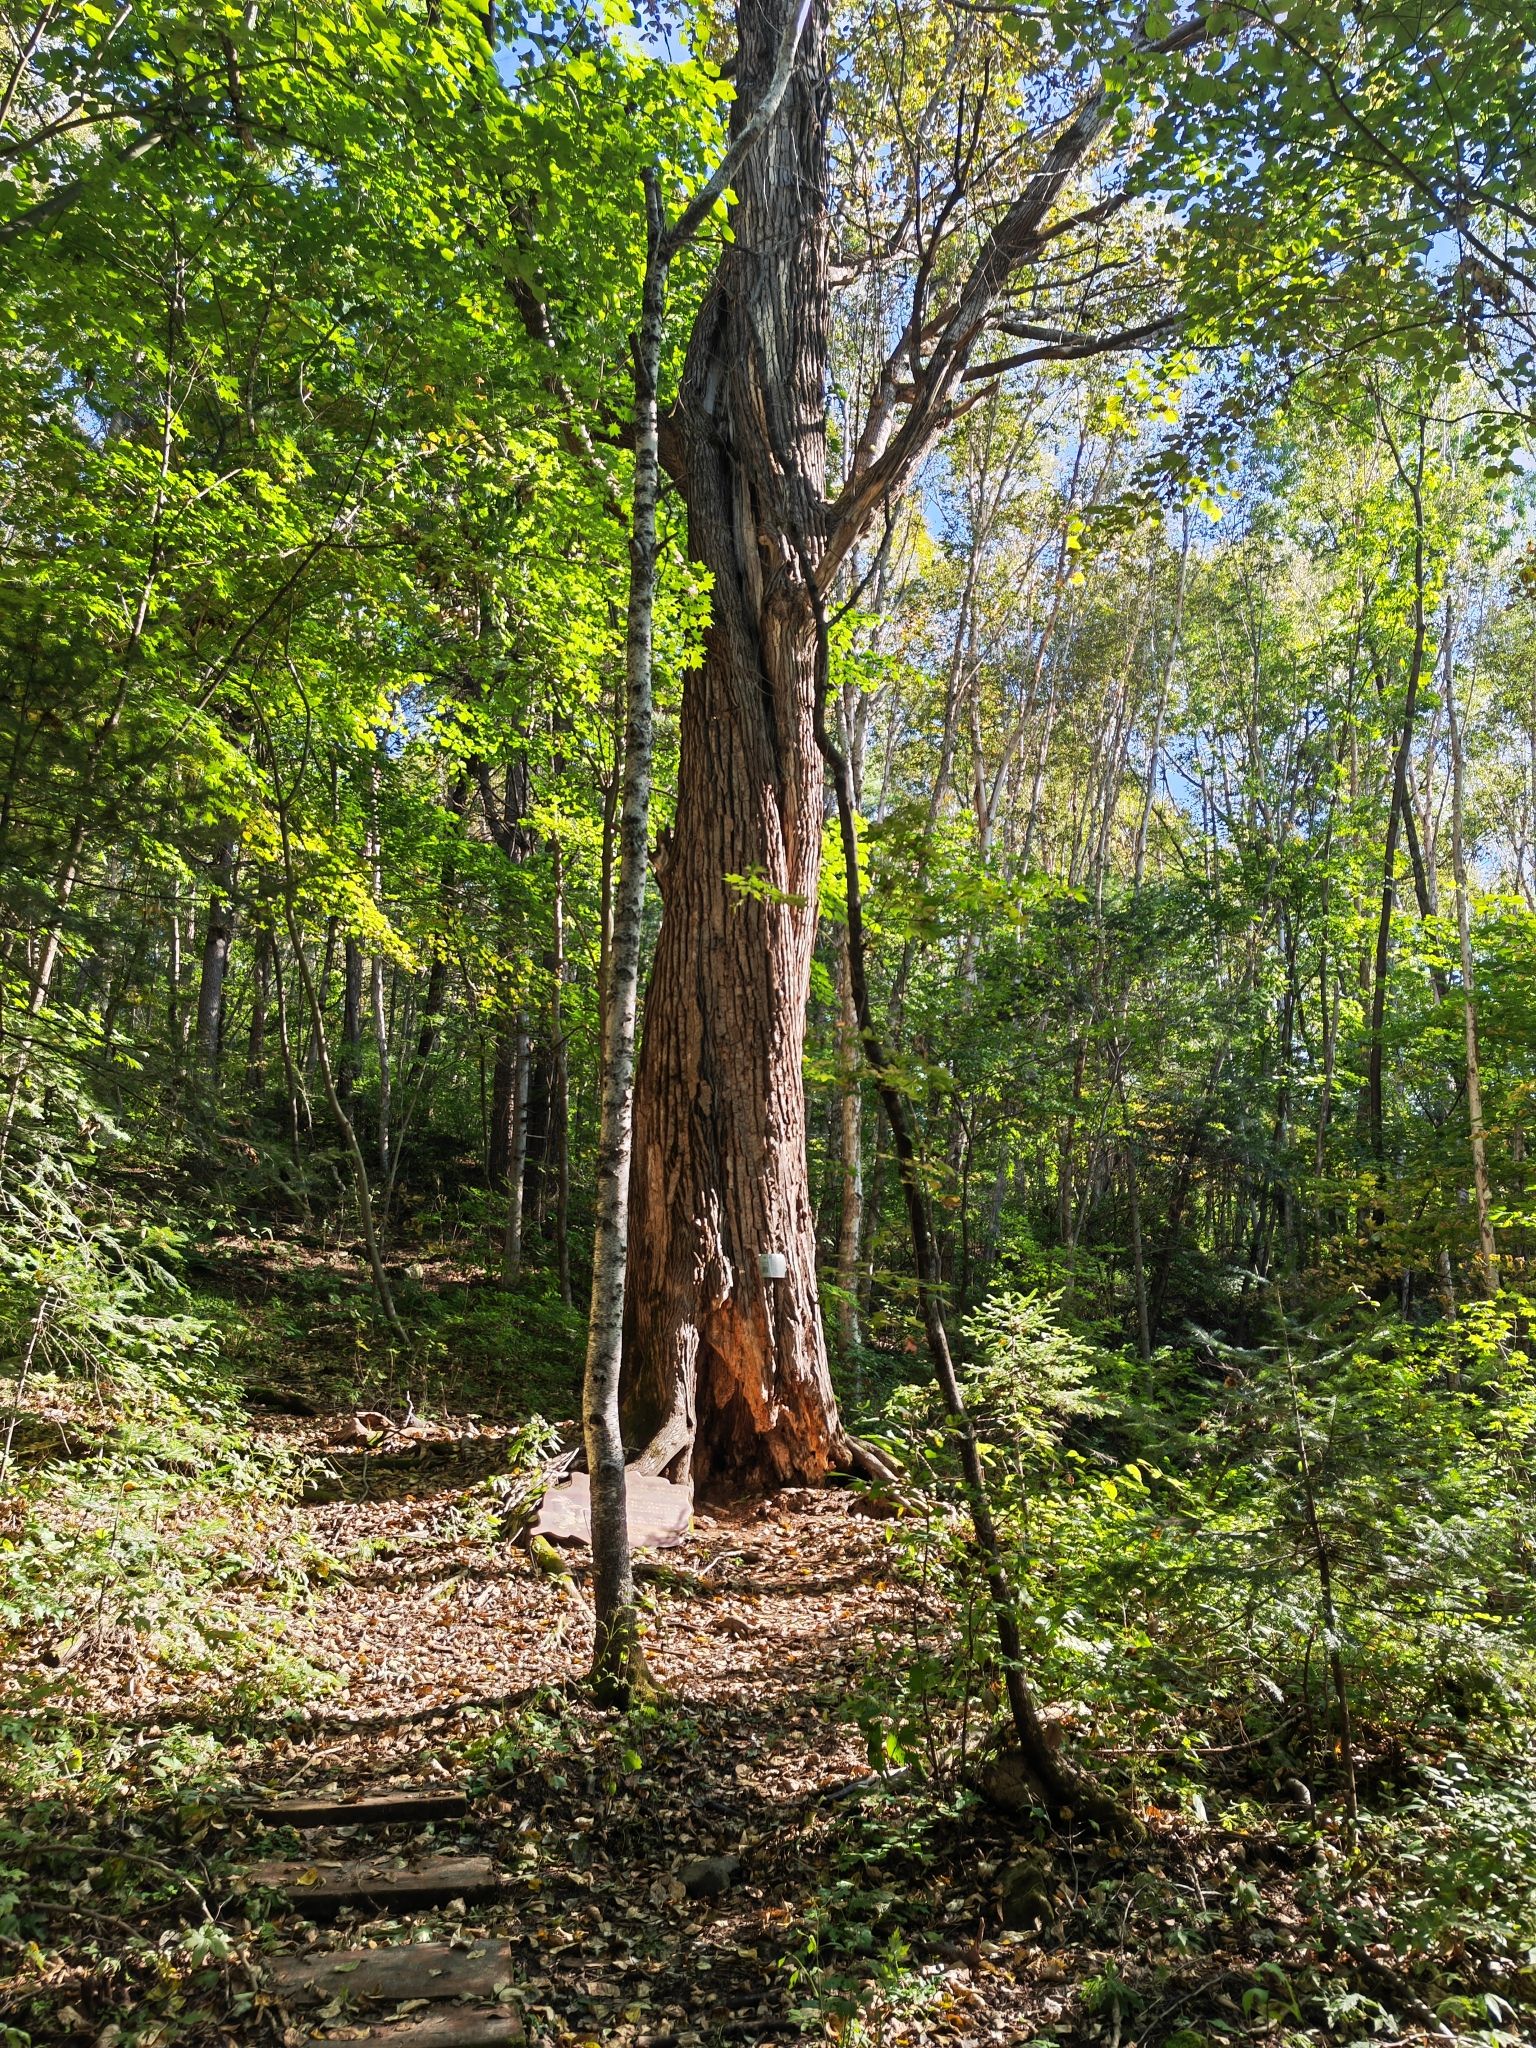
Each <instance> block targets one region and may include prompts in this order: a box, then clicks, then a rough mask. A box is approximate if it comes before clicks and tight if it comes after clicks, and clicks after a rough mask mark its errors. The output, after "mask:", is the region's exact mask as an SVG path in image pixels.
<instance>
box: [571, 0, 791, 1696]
mask: <svg viewBox="0 0 1536 2048" xmlns="http://www.w3.org/2000/svg"><path fill="white" fill-rule="evenodd" d="M809 10H810V0H798V4H797V5H795V6H794V7H792V8H791V10H790V12H789V15H788V17H787V19H786V23H785V29H784V34H783V36H782V38H781V41H780V44H779V48H778V51H777V55H776V59H775V64H774V70H773V75H772V77H771V79H770V80H769V82H768V86H767V89H766V91H765V92H764V94H763V97H762V99H761V100H760V101H759V102H758V104H757V106H756V107H755V108H754V110H753V112H752V113H751V115H750V116H749V117H748V119H747V120H746V122H745V123H744V124H743V126H742V128H741V130H740V132H739V133H738V134H737V136H736V138H735V140H734V141H733V142H732V144H731V146H730V148H729V149H728V150H727V151H726V153H725V156H724V157H723V158H722V159H721V161H720V163H719V164H718V165H717V166H716V168H715V170H714V172H713V173H712V175H711V176H710V177H709V178H708V179H707V180H706V181H705V183H704V185H703V186H702V187H701V188H700V190H699V191H698V192H697V193H696V194H695V195H694V197H693V199H692V200H691V201H690V202H689V204H688V206H687V207H686V208H685V209H684V210H683V212H682V213H681V214H680V215H679V217H678V219H677V220H676V221H674V222H673V223H672V225H671V226H670V227H668V226H667V223H666V217H665V212H664V209H663V205H662V199H661V190H660V185H659V181H658V178H657V174H656V172H655V170H654V169H651V168H648V169H647V170H646V172H645V173H644V177H643V183H644V188H645V213H646V258H645V278H644V282H643V284H642V286H641V294H640V325H639V332H638V334H637V336H636V339H635V352H634V396H635V464H634V486H633V499H632V504H631V511H630V531H629V600H628V609H627V613H626V620H625V636H624V685H625V715H624V767H623V782H622V794H621V800H620V812H619V867H618V877H617V881H616V883H615V886H614V892H613V931H612V938H611V941H610V944H609V952H608V972H607V980H606V985H605V988H604V991H603V997H604V1001H603V1073H602V1100H601V1109H600V1115H599V1127H598V1147H597V1196H596V1202H595V1207H594V1224H595V1229H594V1239H593V1251H592V1308H591V1316H590V1321H589V1324H588V1330H587V1359H586V1373H585V1378H584V1382H583V1389H582V1413H583V1418H584V1421H585V1425H586V1445H587V1468H588V1473H589V1482H590V1486H591V1502H592V1590H593V1604H594V1609H595V1615H596V1635H595V1641H594V1645H593V1667H592V1668H593V1678H594V1681H595V1682H596V1685H597V1687H598V1690H599V1692H600V1693H602V1694H606V1695H607V1696H610V1697H613V1698H617V1699H624V1698H627V1696H628V1695H629V1693H630V1692H631V1691H632V1690H633V1689H634V1688H635V1687H637V1686H643V1685H648V1684H649V1673H648V1672H647V1670H646V1666H645V1658H644V1654H643V1652H642V1651H641V1648H640V1630H639V1617H638V1615H637V1612H636V1608H635V1584H634V1571H633V1566H632V1560H631V1557H630V1550H629V1504H628V1497H627V1493H626V1489H625V1478H624V1438H623V1432H622V1428H621V1424H620V1372H621V1367H622V1364H623V1348H624V1302H625V1292H626V1285H627V1279H628V1266H629V1191H630V1189H629V1183H630V1171H629V1169H630V1155H631V1151H632V1147H633V1137H634V1104H635V1020H636V1016H637V1013H638V1008H639V997H640V954H641V943H642V939H643V936H644V911H645V886H646V862H647V855H648V853H649V844H650V807H651V761H652V753H653V724H654V717H653V703H654V694H653V676H652V647H653V640H654V625H655V611H656V580H657V561H658V548H657V538H656V509H657V503H658V499H659V497H660V489H661V438H660V417H659V411H658V388H659V385H660V381H661V350H662V339H663V329H664V324H665V319H666V305H667V274H668V271H669V270H670V268H671V265H672V262H673V259H674V258H675V257H676V256H677V255H678V253H679V252H680V251H681V250H682V249H684V248H685V247H686V246H687V245H688V243H689V242H690V241H692V239H693V237H694V236H695V235H696V234H697V232H698V230H699V229H700V228H701V227H702V226H703V224H704V222H705V221H706V220H707V219H708V217H709V216H710V214H711V213H713V211H714V209H715V207H716V206H717V205H718V204H719V202H720V201H721V200H722V199H723V198H724V196H725V193H726V191H727V190H728V188H729V185H730V181H731V178H732V176H733V175H734V173H735V171H736V170H737V168H738V167H739V166H740V164H741V162H742V160H743V158H744V157H745V156H746V154H747V152H748V151H749V150H750V149H751V148H752V146H753V145H754V143H755V142H756V141H757V139H758V137H759V136H760V135H761V134H762V132H763V130H764V129H765V128H766V127H767V125H768V123H769V122H770V121H771V120H772V119H773V117H774V114H775V113H776V112H777V110H778V107H779V103H780V102H781V101H782V99H783V98H784V94H785V90H786V88H787V87H788V84H789V78H790V72H791V71H792V69H793V67H794V60H795V52H796V50H797V49H798V47H799V42H800V35H801V31H802V29H803V28H804V26H805V20H806V16H807V14H808V13H809Z"/></svg>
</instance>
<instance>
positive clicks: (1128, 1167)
mask: <svg viewBox="0 0 1536 2048" xmlns="http://www.w3.org/2000/svg"><path fill="white" fill-rule="evenodd" d="M1138 1182H1139V1175H1138V1173H1137V1167H1136V1148H1135V1146H1134V1145H1127V1146H1126V1148H1125V1194H1126V1202H1127V1204H1128V1206H1129V1209H1130V1214H1131V1275H1132V1280H1133V1283H1134V1286H1135V1290H1136V1355H1137V1357H1138V1358H1139V1359H1140V1360H1141V1362H1142V1364H1143V1365H1150V1364H1151V1362H1152V1324H1151V1320H1150V1318H1149V1316H1148V1314H1147V1262H1146V1257H1145V1255H1144V1252H1143V1249H1142V1241H1141V1189H1140V1186H1139V1185H1138Z"/></svg>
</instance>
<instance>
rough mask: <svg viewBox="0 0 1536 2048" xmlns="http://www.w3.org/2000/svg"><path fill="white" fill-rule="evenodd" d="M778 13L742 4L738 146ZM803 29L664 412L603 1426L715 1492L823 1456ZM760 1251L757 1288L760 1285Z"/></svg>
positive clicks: (817, 262) (766, 1479) (821, 431)
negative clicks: (672, 558) (706, 593)
mask: <svg viewBox="0 0 1536 2048" xmlns="http://www.w3.org/2000/svg"><path fill="white" fill-rule="evenodd" d="M795 6H796V0H742V4H741V6H740V8H739V31H740V44H739V58H738V72H737V87H738V98H737V100H736V102H735V106H734V108H733V112H732V121H733V128H734V129H735V132H736V134H737V136H738V138H739V137H740V136H741V135H742V134H743V133H744V132H745V129H744V127H743V125H742V124H743V123H744V122H745V121H747V120H748V119H749V118H755V115H754V114H753V112H752V110H754V109H755V108H756V107H757V106H758V103H759V102H760V101H762V100H763V98H764V93H765V86H766V84H767V82H768V80H769V78H770V75H771V74H772V73H773V70H774V66H775V59H776V54H777V51H778V49H779V46H780V44H781V42H782V39H783V35H784V31H785V28H786V26H787V25H788V24H789V22H790V18H791V15H792V13H793V11H794V8H795ZM824 44H825V4H824V0H815V4H814V6H813V7H812V9H811V13H810V18H809V20H808V21H807V24H806V27H805V29H804V42H803V49H802V57H803V61H802V62H801V63H800V64H799V65H798V66H797V67H796V70H795V74H794V77H793V78H792V80H791V81H790V83H789V87H788V92H787V95H786V97H785V99H784V104H783V107H782V110H781V112H780V114H779V118H778V119H777V120H776V121H775V122H774V123H773V125H772V127H771V128H770V129H769V130H768V132H767V133H766V134H765V135H764V136H763V137H762V138H761V140H760V141H759V142H758V143H757V145H756V146H755V147H754V149H753V150H752V153H751V154H750V156H748V157H747V159H746V161H745V162H744V163H743V164H742V166H741V168H740V171H739V173H737V174H735V175H734V177H733V184H734V189H735V191H736V193H737V195H738V204H737V208H736V212H735V215H734V219H733V237H732V240H731V241H730V243H729V244H727V245H726V247H725V248H724V250H723V253H722V256H721V260H720V266H719V270H718V272H717V274H716V277H715V281H714V283H713V285H712V287H711V289H710V291H709V293H708V295H707V297H706V299H705V302H704V304H703V306H702V308H701V309H700V313H699V316H698V319H697V322H696V324H695V328H694V332H693V336H692V339H691V341H690V344H689V349H688V355H687V361H686V366H685V370H684V377H683V389H682V394H681V397H680V400H679V405H678V410H677V418H676V427H677V432H678V441H679V444H680V474H681V476H682V478H683V484H684V495H685V497H686V500H687V505H688V533H689V546H690V550H691V552H692V554H693V557H694V559H695V560H696V561H697V562H698V563H699V564H700V566H701V567H703V568H705V569H707V570H708V571H709V573H710V576H711V579H712V593H713V594H712V599H711V606H712V611H711V619H710V625H709V628H708V631H707V632H706V634H705V642H704V661H703V665H702V667H701V668H700V669H698V670H696V671H694V672H693V673H691V674H690V676H689V678H688V687H687V689H686V690H685V692H684V697H683V708H682V721H681V759H680V766H679V777H678V803H677V823H676V827H675V830H674V833H673V835H672V838H671V841H670V844H668V845H667V846H665V847H664V848H663V849H660V850H659V856H658V860H657V881H658V885H659V888H660V892H661V902H662V916H661V931H660V936H659V939H658V942H657V950H656V959H655V964H654V967H653V970H652V977H651V984H650V989H649V993H648V996H647V1000H646V1016H645V1036H644V1042H643V1045H642V1049H641V1055H640V1063H639V1069H638V1075H637V1081H636V1094H635V1124H634V1185H633V1189H632V1194H631V1206H632V1210H633V1225H634V1228H633V1252H632V1259H631V1270H630V1297H629V1321H628V1334H627V1340H626V1345H625V1382H626V1385H625V1420H626V1434H627V1435H628V1437H629V1440H630V1441H631V1442H632V1443H634V1444H635V1445H637V1446H640V1447H641V1448H642V1462H643V1463H644V1464H645V1465H646V1466H647V1467H648V1468H649V1469H652V1470H671V1471H674V1472H676V1473H679V1474H688V1473H691V1474H692V1476H693V1477H694V1478H695V1479H696V1480H697V1481H698V1482H699V1483H700V1484H702V1485H703V1486H704V1487H707V1488H711V1489H714V1490H717V1491H722V1490H723V1491H732V1490H737V1491H739V1490H747V1489H755V1488H760V1487H767V1486H775V1485H781V1484H785V1483H787V1482H792V1481H814V1480H817V1479H819V1478H821V1477H822V1476H823V1474H824V1473H825V1472H826V1471H827V1470H828V1468H829V1467H830V1466H832V1465H834V1464H838V1463H841V1462H843V1460H844V1459H845V1458H846V1456H847V1448H846V1444H845V1439H844V1437H843V1433H842V1430H841V1427H840V1425H839V1422H838V1418H837V1408H836V1402H835V1399H834V1396H833V1392H832V1383H831V1379H830V1376H829V1374H828V1370H827V1355H826V1346H825V1341H824V1338H823V1334H822V1327H821V1317H820V1312H819V1307H818V1301H817V1289H816V1238H815V1219H814V1213H813V1208H812V1203H811V1196H810V1188H809V1184H808V1176H807V1161H806V1124H805V1086H804V1078H803V1066H802V1061H803V1053H804V1040H805V1014H806V1003H807V998H808V994H809V988H810V972H811V957H812V951H813V948H814V945H815V938H816V923H817V884H818V876H819V869H820V857H821V824H822V772H821V765H820V762H819V760H818V757H817V752H816V742H815V731H814V724H813V716H814V708H813V697H814V688H815V679H814V677H815V659H816V634H815V621H814V616H813V613H812V609H811V600H810V596H809V594H808V591H807V589H806V582H805V578H806V575H807V573H808V570H809V569H811V568H813V567H814V556H815V555H817V554H819V551H820V541H819V539H817V535H818V534H819V532H820V531H821V526H822V519H821V512H820V507H821V505H822V501H823V493H824V490H825V485H826V414H825V402H824V393H823V379H824V376H825V372H826V364H827V357H828V345H829V336H830V297H829V286H828V272H827V246H826V245H827V199H826V180H827V149H826V121H827V94H826V87H825V70H824V65H825V49H824ZM802 543H804V544H805V545H806V546H808V547H809V549H810V550H811V555H810V557H809V558H806V559H802V554H801V547H802ZM730 877H736V878H744V880H745V886H742V885H741V882H740V881H739V880H738V881H732V880H730V879H728V878H730ZM781 1259H782V1261H783V1262H784V1266H785V1274H784V1277H783V1278H777V1277H765V1274H764V1266H765V1265H766V1268H767V1271H768V1272H769V1273H772V1272H773V1271H774V1270H775V1269H776V1267H777V1265H778V1262H779V1260H781Z"/></svg>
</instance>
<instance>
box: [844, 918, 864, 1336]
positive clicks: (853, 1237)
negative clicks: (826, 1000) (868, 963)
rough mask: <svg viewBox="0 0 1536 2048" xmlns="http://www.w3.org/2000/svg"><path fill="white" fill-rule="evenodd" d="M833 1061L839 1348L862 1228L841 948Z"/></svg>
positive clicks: (853, 1331) (849, 1015) (857, 1120)
mask: <svg viewBox="0 0 1536 2048" xmlns="http://www.w3.org/2000/svg"><path fill="white" fill-rule="evenodd" d="M838 1008H839V1021H838V1064H839V1067H840V1069H841V1072H842V1081H841V1103H840V1111H841V1114H840V1119H839V1130H840V1136H841V1141H842V1142H841V1145H840V1148H839V1150H840V1159H839V1164H840V1167H841V1181H842V1205H841V1213H840V1216H839V1219H838V1231H837V1289H838V1293H837V1324H838V1336H839V1339H840V1340H841V1343H842V1347H843V1350H844V1352H851V1351H854V1350H856V1349H857V1348H858V1344H859V1339H860V1330H859V1248H860V1244H861V1241H862V1238H863V1230H864V1097H863V1091H862V1089H861V1087H860V1085H859V1068H860V1066H861V1064H862V1058H861V1052H860V1046H859V1020H858V1018H857V1017H856V1016H855V1015H854V1009H853V986H852V983H851V982H850V980H849V978H848V954H847V950H846V947H845V949H844V951H843V955H842V958H841V959H840V960H839V962H838Z"/></svg>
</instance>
